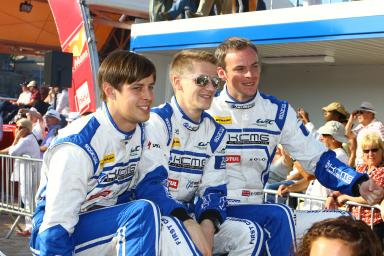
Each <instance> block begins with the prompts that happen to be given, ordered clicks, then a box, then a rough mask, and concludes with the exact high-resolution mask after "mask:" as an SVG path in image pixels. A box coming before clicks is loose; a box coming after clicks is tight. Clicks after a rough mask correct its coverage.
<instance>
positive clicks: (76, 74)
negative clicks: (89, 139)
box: [48, 0, 96, 113]
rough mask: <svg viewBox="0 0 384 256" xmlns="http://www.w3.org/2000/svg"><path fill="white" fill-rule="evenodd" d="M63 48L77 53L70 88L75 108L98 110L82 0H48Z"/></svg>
mask: <svg viewBox="0 0 384 256" xmlns="http://www.w3.org/2000/svg"><path fill="white" fill-rule="evenodd" d="M48 2H49V6H50V7H51V11H52V14H53V17H54V19H55V23H56V28H57V31H58V34H59V39H60V44H61V49H62V50H63V52H70V53H72V54H73V64H72V88H71V89H69V106H70V109H71V111H78V112H80V113H84V112H86V111H95V110H96V101H95V90H94V84H95V81H94V77H93V70H92V65H91V56H90V52H89V46H88V41H87V36H86V32H85V27H84V18H83V16H82V13H81V9H80V4H79V3H78V2H79V1H78V0H48Z"/></svg>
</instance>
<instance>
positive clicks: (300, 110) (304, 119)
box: [297, 108, 309, 124]
mask: <svg viewBox="0 0 384 256" xmlns="http://www.w3.org/2000/svg"><path fill="white" fill-rule="evenodd" d="M297 117H298V118H299V119H301V121H302V122H303V123H304V124H306V123H309V115H308V113H307V112H305V110H304V108H298V109H297Z"/></svg>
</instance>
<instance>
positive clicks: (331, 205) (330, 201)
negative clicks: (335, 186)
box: [324, 196, 338, 210]
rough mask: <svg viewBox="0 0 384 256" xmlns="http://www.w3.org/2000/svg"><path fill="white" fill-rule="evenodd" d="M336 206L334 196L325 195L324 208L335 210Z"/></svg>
mask: <svg viewBox="0 0 384 256" xmlns="http://www.w3.org/2000/svg"><path fill="white" fill-rule="evenodd" d="M337 206H338V205H337V202H336V200H335V198H333V197H332V196H329V197H327V200H325V204H324V208H325V209H327V210H336V209H337V208H338V207H337Z"/></svg>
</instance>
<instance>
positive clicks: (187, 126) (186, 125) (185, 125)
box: [183, 123, 199, 131]
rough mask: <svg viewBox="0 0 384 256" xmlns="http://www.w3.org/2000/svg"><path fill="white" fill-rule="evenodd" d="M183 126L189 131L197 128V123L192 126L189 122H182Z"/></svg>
mask: <svg viewBox="0 0 384 256" xmlns="http://www.w3.org/2000/svg"><path fill="white" fill-rule="evenodd" d="M183 126H184V127H185V128H187V129H188V130H190V131H197V130H198V129H199V126H198V125H196V126H192V125H191V124H190V123H183Z"/></svg>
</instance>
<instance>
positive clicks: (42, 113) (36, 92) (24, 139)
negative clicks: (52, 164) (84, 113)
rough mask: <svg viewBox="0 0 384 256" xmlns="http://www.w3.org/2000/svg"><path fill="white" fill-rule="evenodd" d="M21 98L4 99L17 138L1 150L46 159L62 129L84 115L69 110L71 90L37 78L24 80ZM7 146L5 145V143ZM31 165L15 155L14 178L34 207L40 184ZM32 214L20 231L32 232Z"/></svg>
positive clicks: (7, 120) (25, 201) (6, 120)
mask: <svg viewBox="0 0 384 256" xmlns="http://www.w3.org/2000/svg"><path fill="white" fill-rule="evenodd" d="M20 87H21V93H20V95H19V97H18V99H17V100H14V101H4V102H2V104H1V106H0V111H1V118H2V120H3V121H4V123H5V124H14V125H15V127H16V129H15V132H14V139H13V142H12V144H11V145H10V146H9V147H6V148H3V149H1V150H0V154H9V155H11V156H17V157H24V158H25V157H26V158H33V159H42V157H43V154H44V152H45V151H46V150H47V148H48V147H49V145H50V144H51V143H52V141H54V138H55V137H56V135H57V134H58V130H59V129H61V128H63V127H65V126H66V125H67V123H70V122H72V121H73V120H75V119H77V118H79V117H80V114H79V113H78V112H69V104H68V92H67V90H66V89H65V90H60V88H58V87H45V86H41V87H39V86H38V84H37V83H36V81H30V82H27V83H22V84H21V85H20ZM3 146H4V145H3ZM29 167H30V166H28V165H27V164H26V162H25V161H23V160H22V159H15V161H14V166H13V173H12V177H11V181H12V182H18V184H19V185H18V186H19V193H20V196H21V201H22V203H23V205H24V207H26V208H29V207H32V204H33V200H32V199H31V198H30V196H29V195H31V194H32V188H36V187H37V184H33V183H36V182H37V180H36V179H35V178H32V176H31V173H30V172H31V171H30V168H29ZM31 229H32V223H31V218H30V217H28V216H27V217H26V218H25V229H24V230H23V231H21V232H18V234H19V235H22V236H29V235H30V231H31Z"/></svg>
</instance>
